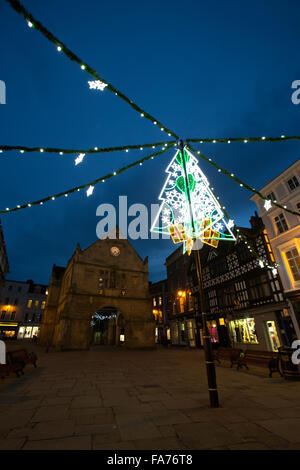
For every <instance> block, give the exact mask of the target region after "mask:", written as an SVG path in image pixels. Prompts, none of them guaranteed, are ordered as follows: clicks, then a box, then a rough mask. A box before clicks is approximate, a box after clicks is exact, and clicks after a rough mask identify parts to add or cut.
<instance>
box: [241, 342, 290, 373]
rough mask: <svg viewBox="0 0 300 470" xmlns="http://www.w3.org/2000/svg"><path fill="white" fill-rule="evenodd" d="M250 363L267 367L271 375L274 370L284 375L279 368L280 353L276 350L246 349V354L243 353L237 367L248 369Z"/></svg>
mask: <svg viewBox="0 0 300 470" xmlns="http://www.w3.org/2000/svg"><path fill="white" fill-rule="evenodd" d="M248 364H253V365H257V366H259V367H267V368H268V369H269V377H272V374H273V372H278V373H279V374H280V375H282V373H281V371H280V370H279V355H278V353H277V352H274V351H260V350H255V349H246V351H245V354H242V355H241V356H240V357H239V358H238V360H237V369H240V368H241V367H245V368H246V369H247V370H248V369H249V367H248Z"/></svg>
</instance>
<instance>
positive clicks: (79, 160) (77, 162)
mask: <svg viewBox="0 0 300 470" xmlns="http://www.w3.org/2000/svg"><path fill="white" fill-rule="evenodd" d="M84 157H85V153H80V154H79V155H78V157H77V158H75V160H74V161H75V166H76V165H78V164H79V163H81V162H82V161H83V159H84Z"/></svg>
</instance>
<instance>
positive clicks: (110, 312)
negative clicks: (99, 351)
mask: <svg viewBox="0 0 300 470" xmlns="http://www.w3.org/2000/svg"><path fill="white" fill-rule="evenodd" d="M119 313H120V312H119V311H118V310H117V309H116V308H115V307H104V308H102V309H100V310H97V311H96V312H95V313H94V315H93V316H92V321H91V327H92V334H91V343H92V344H93V345H114V344H116V321H117V316H118V314H119Z"/></svg>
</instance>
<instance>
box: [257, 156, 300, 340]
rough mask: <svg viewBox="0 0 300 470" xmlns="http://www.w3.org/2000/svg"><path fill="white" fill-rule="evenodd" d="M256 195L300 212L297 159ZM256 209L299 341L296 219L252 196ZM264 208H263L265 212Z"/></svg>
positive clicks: (299, 220)
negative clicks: (290, 309) (272, 254)
mask: <svg viewBox="0 0 300 470" xmlns="http://www.w3.org/2000/svg"><path fill="white" fill-rule="evenodd" d="M260 192H261V193H262V194H263V195H264V196H265V197H266V198H267V199H268V200H273V201H275V202H278V203H279V204H281V205H283V206H286V208H287V209H290V210H293V211H297V212H300V159H299V160H297V161H296V162H295V163H294V164H293V165H291V166H290V167H289V168H287V169H286V170H285V171H283V172H282V173H281V174H280V175H278V176H277V177H276V178H274V179H273V180H272V181H269V182H268V183H267V184H266V185H265V186H264V187H263V188H262V189H261V190H260ZM250 199H251V200H252V201H253V202H255V204H256V205H257V207H258V211H259V215H260V217H261V218H262V220H263V223H264V225H265V227H266V230H267V233H268V236H269V239H270V242H271V246H272V249H273V253H274V256H275V259H276V262H277V263H278V265H279V266H278V271H279V274H280V278H281V280H282V284H283V289H284V292H285V295H286V297H287V299H288V301H289V302H290V303H291V306H292V308H293V313H292V319H293V323H294V327H295V330H296V334H297V337H298V338H299V339H300V327H299V325H300V217H299V216H296V215H293V214H290V213H288V212H286V211H283V210H282V209H280V208H279V207H276V206H273V205H271V206H270V207H268V205H266V204H265V203H266V201H264V200H263V199H261V198H260V197H259V196H257V195H254V196H252V197H251V198H250ZM266 207H267V208H266Z"/></svg>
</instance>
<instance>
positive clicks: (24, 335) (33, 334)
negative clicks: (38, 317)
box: [17, 325, 40, 339]
mask: <svg viewBox="0 0 300 470" xmlns="http://www.w3.org/2000/svg"><path fill="white" fill-rule="evenodd" d="M39 330H40V327H39V326H37V325H30V326H29V325H21V326H20V327H19V331H18V336H17V339H35V338H37V337H38V334H39Z"/></svg>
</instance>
